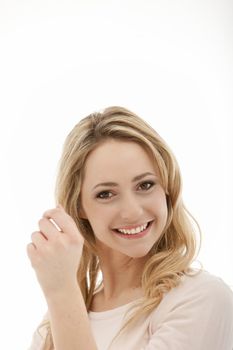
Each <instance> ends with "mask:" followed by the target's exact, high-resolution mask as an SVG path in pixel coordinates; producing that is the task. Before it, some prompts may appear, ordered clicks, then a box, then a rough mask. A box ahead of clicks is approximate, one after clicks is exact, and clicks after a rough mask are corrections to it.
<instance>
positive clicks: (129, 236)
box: [113, 220, 154, 239]
mask: <svg viewBox="0 0 233 350" xmlns="http://www.w3.org/2000/svg"><path fill="white" fill-rule="evenodd" d="M153 221H154V220H152V221H149V222H148V225H147V227H146V229H145V230H143V231H141V232H139V233H134V234H127V233H121V232H119V231H117V230H116V229H114V230H113V232H114V233H115V234H116V235H117V236H119V237H121V238H125V239H138V238H142V237H144V236H145V235H146V234H147V233H148V231H149V230H150V227H151V226H152V223H153Z"/></svg>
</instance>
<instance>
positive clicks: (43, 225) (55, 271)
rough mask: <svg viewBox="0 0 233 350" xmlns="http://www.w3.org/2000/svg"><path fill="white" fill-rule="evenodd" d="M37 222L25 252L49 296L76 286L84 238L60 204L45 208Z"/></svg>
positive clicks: (46, 295) (45, 293) (46, 294)
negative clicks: (36, 227) (48, 208)
mask: <svg viewBox="0 0 233 350" xmlns="http://www.w3.org/2000/svg"><path fill="white" fill-rule="evenodd" d="M50 219H52V220H53V221H54V222H55V224H56V225H57V226H58V228H57V227H56V226H55V225H54V223H52V221H51V220H50ZM38 224H39V230H40V231H36V232H33V233H32V235H31V239H32V243H29V244H28V245H27V254H28V257H29V259H30V261H31V264H32V267H33V268H34V269H35V272H36V275H37V279H38V281H39V283H40V285H41V288H42V290H43V292H44V295H45V297H49V296H51V295H53V294H54V293H55V294H56V293H57V292H60V291H62V290H64V289H66V288H67V287H68V288H69V287H70V286H74V285H77V279H76V275H77V270H78V266H79V263H80V258H81V255H82V250H83V243H84V239H83V237H82V235H81V234H80V232H79V230H78V228H77V225H76V224H75V222H74V220H73V219H72V218H71V216H70V215H68V214H67V213H66V212H65V210H64V209H63V208H62V207H61V206H58V207H57V208H54V209H50V210H47V211H46V212H45V213H44V214H43V217H42V218H41V219H40V220H39V223H38ZM59 228H60V230H59Z"/></svg>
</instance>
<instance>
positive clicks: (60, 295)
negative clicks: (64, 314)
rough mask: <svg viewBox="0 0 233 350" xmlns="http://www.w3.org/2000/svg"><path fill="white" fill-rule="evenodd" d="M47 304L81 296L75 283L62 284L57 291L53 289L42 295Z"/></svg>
mask: <svg viewBox="0 0 233 350" xmlns="http://www.w3.org/2000/svg"><path fill="white" fill-rule="evenodd" d="M44 295H45V299H46V301H47V303H51V302H55V301H58V302H59V301H65V300H68V299H70V298H72V297H74V296H77V295H81V290H80V288H79V285H78V283H77V281H74V282H71V283H67V284H64V285H63V286H62V287H61V288H59V289H53V290H50V291H47V292H46V293H44Z"/></svg>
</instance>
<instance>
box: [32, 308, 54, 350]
mask: <svg viewBox="0 0 233 350" xmlns="http://www.w3.org/2000/svg"><path fill="white" fill-rule="evenodd" d="M47 320H48V312H47V313H46V314H45V315H44V317H43V319H42V321H41V322H40V324H39V325H38V327H37V329H36V330H35V332H34V333H33V335H32V341H31V345H30V347H29V348H28V350H50V349H51V347H50V345H51V344H50V339H49V338H50V329H49V328H48V325H47V324H46V321H47Z"/></svg>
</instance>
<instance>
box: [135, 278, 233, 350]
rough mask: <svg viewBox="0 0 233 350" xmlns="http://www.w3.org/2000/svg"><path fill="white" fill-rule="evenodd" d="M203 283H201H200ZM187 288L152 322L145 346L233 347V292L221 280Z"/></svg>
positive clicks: (174, 349) (155, 349) (159, 349)
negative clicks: (159, 317) (187, 289)
mask: <svg viewBox="0 0 233 350" xmlns="http://www.w3.org/2000/svg"><path fill="white" fill-rule="evenodd" d="M199 287H200V286H199ZM193 289H194V290H191V291H187V293H186V294H185V293H183V294H182V295H180V296H179V297H177V295H174V302H173V303H172V304H171V307H170V309H169V310H168V312H167V313H166V314H165V315H164V317H163V318H161V319H160V321H159V322H158V320H157V321H156V318H155V319H154V320H153V318H152V322H151V328H150V330H151V337H150V340H149V343H148V344H147V346H146V347H144V348H143V349H141V350H187V349H189V350H233V293H232V291H231V289H230V288H229V287H228V286H227V285H226V284H225V283H224V282H222V281H221V280H216V281H209V282H208V283H206V284H205V285H204V286H202V287H200V288H197V289H195V288H193Z"/></svg>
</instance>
